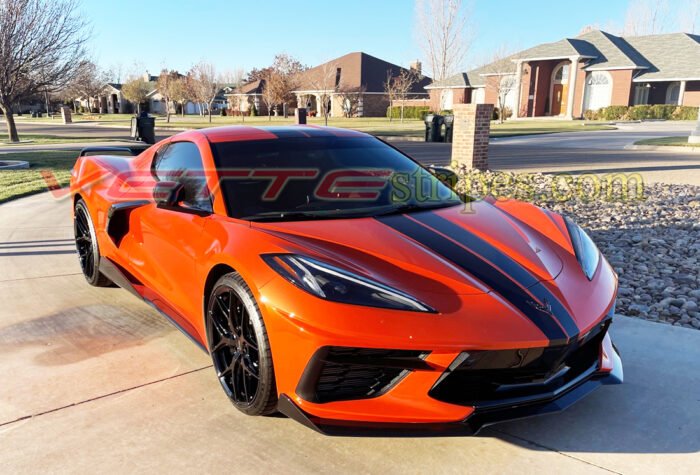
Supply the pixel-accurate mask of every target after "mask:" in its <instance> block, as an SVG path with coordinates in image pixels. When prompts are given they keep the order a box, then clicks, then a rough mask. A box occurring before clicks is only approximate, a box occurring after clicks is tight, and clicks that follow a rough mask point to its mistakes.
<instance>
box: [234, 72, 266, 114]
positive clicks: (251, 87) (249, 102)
mask: <svg viewBox="0 0 700 475" xmlns="http://www.w3.org/2000/svg"><path fill="white" fill-rule="evenodd" d="M264 89H265V80H264V79H256V80H255V81H250V82H247V83H245V84H243V85H241V86H240V87H239V88H234V89H231V90H230V91H228V92H227V93H226V94H224V95H225V96H226V99H227V100H228V108H229V109H230V110H231V111H232V112H233V113H234V114H239V113H240V114H246V115H248V114H250V110H251V109H252V108H253V107H255V110H256V111H257V114H258V115H267V106H266V105H265V102H264V101H263V100H262V95H263V90H264ZM239 109H240V110H239Z"/></svg>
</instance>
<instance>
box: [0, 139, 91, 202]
mask: <svg viewBox="0 0 700 475" xmlns="http://www.w3.org/2000/svg"><path fill="white" fill-rule="evenodd" d="M77 156H78V152H77V151H75V150H73V151H51V152H18V153H3V154H0V161H3V160H23V161H26V162H29V165H30V168H29V169H28V170H4V171H0V203H4V202H6V201H10V200H12V199H15V198H19V197H21V196H28V195H33V194H35V193H41V192H42V191H46V190H47V187H46V182H45V181H44V179H43V178H42V176H41V174H40V173H39V172H40V171H41V170H50V171H52V172H53V174H54V176H55V177H56V180H57V181H58V183H59V184H60V185H61V186H66V185H68V183H69V181H70V170H71V168H73V164H74V163H75V160H76V158H77Z"/></svg>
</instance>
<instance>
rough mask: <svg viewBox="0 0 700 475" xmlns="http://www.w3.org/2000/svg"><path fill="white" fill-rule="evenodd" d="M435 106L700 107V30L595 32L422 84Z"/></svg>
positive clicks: (527, 109)
mask: <svg viewBox="0 0 700 475" xmlns="http://www.w3.org/2000/svg"><path fill="white" fill-rule="evenodd" d="M426 90H428V91H429V94H430V102H431V108H432V109H433V110H443V109H451V108H452V106H453V105H454V104H460V103H467V104H468V103H490V104H496V105H498V104H499V103H503V104H504V105H505V106H506V107H508V108H509V109H510V110H511V111H512V112H513V116H514V117H540V116H553V117H557V116H560V117H565V118H578V117H581V116H582V115H583V113H584V112H585V111H586V110H597V109H599V108H601V107H606V106H610V105H620V106H628V105H637V104H678V105H688V106H698V105H700V36H697V35H692V34H687V33H671V34H663V35H647V36H632V37H620V36H615V35H612V34H610V33H607V32H604V31H600V30H592V31H589V32H587V33H585V34H582V35H580V36H579V37H577V38H566V39H563V40H560V41H557V42H554V43H545V44H541V45H538V46H535V47H533V48H530V49H526V50H524V51H520V52H518V53H515V54H513V55H511V56H509V57H507V58H504V59H502V60H500V61H497V62H495V63H491V64H487V65H485V66H482V67H479V68H477V69H474V70H471V71H468V72H465V73H459V74H456V75H454V76H451V77H449V78H447V79H445V80H443V81H439V82H437V81H436V82H433V83H432V84H430V85H428V86H427V87H426Z"/></svg>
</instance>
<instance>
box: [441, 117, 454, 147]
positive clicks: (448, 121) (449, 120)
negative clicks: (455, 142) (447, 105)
mask: <svg viewBox="0 0 700 475" xmlns="http://www.w3.org/2000/svg"><path fill="white" fill-rule="evenodd" d="M443 120H444V122H445V136H444V137H443V139H444V140H445V142H449V143H452V131H453V130H454V126H455V116H453V115H446V116H445V118H444V119H443Z"/></svg>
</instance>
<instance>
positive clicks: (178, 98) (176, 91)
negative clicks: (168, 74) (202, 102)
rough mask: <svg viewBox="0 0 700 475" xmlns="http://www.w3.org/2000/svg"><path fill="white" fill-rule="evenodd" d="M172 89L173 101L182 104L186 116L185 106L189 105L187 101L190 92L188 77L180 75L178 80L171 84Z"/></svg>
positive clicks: (181, 109) (171, 97)
mask: <svg viewBox="0 0 700 475" xmlns="http://www.w3.org/2000/svg"><path fill="white" fill-rule="evenodd" d="M169 89H170V99H171V100H172V101H173V103H175V104H180V111H181V113H182V116H183V117H184V116H185V107H186V106H187V101H188V99H189V97H188V95H187V93H188V88H187V78H186V77H178V79H177V80H176V81H173V82H172V83H171V84H170V85H169Z"/></svg>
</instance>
